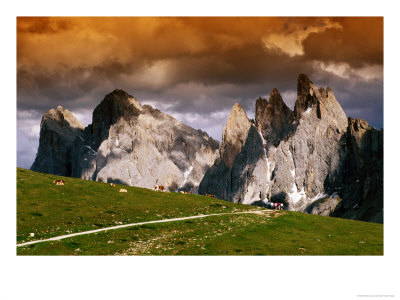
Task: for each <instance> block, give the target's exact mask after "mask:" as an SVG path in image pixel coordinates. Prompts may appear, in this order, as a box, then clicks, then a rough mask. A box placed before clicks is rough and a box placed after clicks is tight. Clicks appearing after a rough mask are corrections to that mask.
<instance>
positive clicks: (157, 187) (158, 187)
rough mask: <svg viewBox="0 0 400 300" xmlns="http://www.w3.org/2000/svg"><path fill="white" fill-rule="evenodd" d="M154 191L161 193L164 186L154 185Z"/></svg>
mask: <svg viewBox="0 0 400 300" xmlns="http://www.w3.org/2000/svg"><path fill="white" fill-rule="evenodd" d="M154 190H155V191H162V192H164V186H163V185H156V186H155V187H154Z"/></svg>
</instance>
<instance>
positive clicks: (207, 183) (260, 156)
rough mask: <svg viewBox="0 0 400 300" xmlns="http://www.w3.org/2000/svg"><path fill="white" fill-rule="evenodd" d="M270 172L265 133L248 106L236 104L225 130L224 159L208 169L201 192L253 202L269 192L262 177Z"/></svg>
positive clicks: (248, 202) (222, 143)
mask: <svg viewBox="0 0 400 300" xmlns="http://www.w3.org/2000/svg"><path fill="white" fill-rule="evenodd" d="M267 173H268V165H267V161H266V153H265V149H264V147H263V142H262V136H261V135H260V134H259V132H258V131H257V129H256V127H255V126H254V125H253V124H252V123H251V122H250V120H249V119H248V118H247V115H246V113H245V111H244V109H243V108H242V107H241V106H240V105H239V104H235V105H234V106H233V108H232V111H231V114H230V116H229V119H228V121H227V124H226V126H225V128H224V131H223V138H222V142H221V146H220V159H217V160H216V161H215V163H214V165H213V166H212V167H211V168H210V169H208V170H207V172H206V174H205V175H204V178H203V180H202V181H201V184H200V186H199V193H200V194H206V193H210V194H215V195H216V196H217V197H218V198H221V199H226V200H230V201H232V202H235V203H244V204H250V203H252V200H253V199H255V198H257V199H258V198H259V197H260V195H259V193H260V191H265V189H266V186H267V182H263V181H262V179H263V178H264V174H267ZM259 179H261V180H259ZM264 194H265V193H264Z"/></svg>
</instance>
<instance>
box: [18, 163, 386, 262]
mask: <svg viewBox="0 0 400 300" xmlns="http://www.w3.org/2000/svg"><path fill="white" fill-rule="evenodd" d="M58 178H61V179H64V180H65V182H66V184H65V185H64V186H56V185H55V184H54V183H53V180H55V179H58ZM119 188H120V186H118V185H117V186H116V187H110V186H109V185H108V184H105V183H98V182H92V181H84V180H79V179H75V178H63V177H60V176H55V175H50V174H41V173H36V172H32V171H29V170H25V169H20V168H17V243H23V242H27V241H32V240H38V239H45V238H50V237H55V236H59V235H64V234H69V233H74V232H82V231H87V230H93V229H98V228H105V227H111V226H115V225H119V224H129V223H137V222H143V221H151V220H161V219H168V218H177V217H185V216H193V215H199V214H212V213H226V212H240V211H249V210H252V211H256V210H259V211H260V213H258V214H236V215H235V214H231V215H221V216H211V217H206V218H201V219H193V220H183V221H174V222H168V223H160V224H147V225H142V226H135V227H128V228H124V229H117V230H109V231H105V232H99V233H94V234H89V235H82V236H77V237H71V238H68V239H63V240H59V241H51V242H44V243H38V244H33V245H28V246H23V247H18V248H17V254H19V255H115V254H117V255H126V254H128V255H129V254H136V255H330V254H334V255H382V254H383V226H382V225H381V224H375V223H366V222H360V221H352V220H345V219H338V218H330V217H322V216H316V215H308V214H302V213H296V212H288V211H283V212H279V211H271V210H266V209H260V208H259V207H254V206H247V205H238V204H233V203H229V202H226V201H223V200H218V199H212V198H208V197H203V196H198V195H182V194H177V193H163V192H154V191H151V190H147V189H142V188H136V187H126V186H124V188H126V189H127V190H128V193H119V192H118V190H119ZM31 233H34V236H30V235H31Z"/></svg>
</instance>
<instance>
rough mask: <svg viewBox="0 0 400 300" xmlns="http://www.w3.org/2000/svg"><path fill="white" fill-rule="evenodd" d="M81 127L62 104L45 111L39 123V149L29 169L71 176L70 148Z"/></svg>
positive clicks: (80, 132) (79, 134)
mask: <svg viewBox="0 0 400 300" xmlns="http://www.w3.org/2000/svg"><path fill="white" fill-rule="evenodd" d="M83 128H84V126H83V125H82V123H80V122H79V121H78V119H76V118H75V116H74V115H73V114H72V113H71V112H70V111H68V110H67V109H65V110H64V109H63V107H62V106H58V107H57V109H49V110H48V111H46V112H45V113H44V115H43V117H42V121H41V123H40V140H39V149H38V153H37V155H36V159H35V161H34V162H33V164H32V166H31V170H33V171H37V172H43V173H52V174H57V175H62V176H71V149H72V146H73V143H74V140H75V139H76V138H77V137H78V136H81V135H82V130H83Z"/></svg>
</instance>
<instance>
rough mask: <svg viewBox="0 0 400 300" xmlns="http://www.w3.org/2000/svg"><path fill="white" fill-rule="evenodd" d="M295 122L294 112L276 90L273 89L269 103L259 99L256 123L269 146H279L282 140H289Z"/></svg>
mask: <svg viewBox="0 0 400 300" xmlns="http://www.w3.org/2000/svg"><path fill="white" fill-rule="evenodd" d="M293 120H294V116H293V112H292V111H291V110H290V109H289V107H287V106H286V104H285V103H284V102H283V100H282V97H281V95H280V93H279V91H278V90H277V89H276V88H273V89H272V91H271V94H270V96H269V100H268V101H266V100H265V99H263V98H258V99H257V101H256V116H255V123H256V127H257V129H258V130H259V131H260V132H261V133H262V135H263V137H264V139H265V140H266V143H267V144H268V145H274V146H277V145H278V144H279V142H280V141H281V140H282V139H285V138H287V137H288V136H289V134H290V132H291V129H292V127H293V126H292V123H293Z"/></svg>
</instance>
